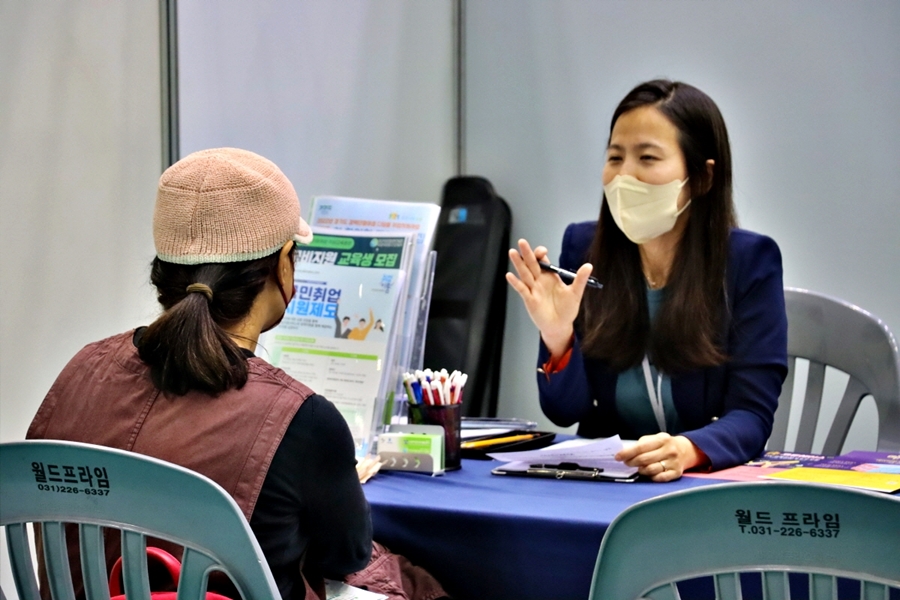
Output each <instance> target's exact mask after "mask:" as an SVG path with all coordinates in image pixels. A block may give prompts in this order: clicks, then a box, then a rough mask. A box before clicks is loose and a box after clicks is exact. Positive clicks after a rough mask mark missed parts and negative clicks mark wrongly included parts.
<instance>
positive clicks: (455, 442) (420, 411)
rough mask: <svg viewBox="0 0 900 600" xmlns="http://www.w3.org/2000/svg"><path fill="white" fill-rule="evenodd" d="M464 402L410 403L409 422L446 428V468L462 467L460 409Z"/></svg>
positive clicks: (453, 469) (452, 469)
mask: <svg viewBox="0 0 900 600" xmlns="http://www.w3.org/2000/svg"><path fill="white" fill-rule="evenodd" d="M461 408H462V404H445V405H434V406H432V405H430V404H410V405H409V415H408V418H409V422H410V423H411V424H413V425H440V426H441V427H443V428H444V470H446V471H455V470H456V469H458V468H460V466H461V463H460V450H459V442H460V416H461V413H460V410H461Z"/></svg>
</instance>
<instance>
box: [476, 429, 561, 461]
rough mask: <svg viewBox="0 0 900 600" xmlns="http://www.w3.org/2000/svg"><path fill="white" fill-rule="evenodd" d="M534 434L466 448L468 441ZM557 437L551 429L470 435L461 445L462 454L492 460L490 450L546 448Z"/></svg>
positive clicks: (509, 450) (512, 450)
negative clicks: (521, 438)
mask: <svg viewBox="0 0 900 600" xmlns="http://www.w3.org/2000/svg"><path fill="white" fill-rule="evenodd" d="M529 434H531V435H534V436H535V437H533V438H531V439H530V440H518V441H515V442H501V443H497V444H491V445H489V446H482V447H480V448H466V447H465V443H466V442H480V441H486V440H494V439H497V440H499V439H502V438H507V437H512V436H515V435H529ZM554 439H556V434H555V433H552V432H550V431H534V430H533V429H517V430H513V431H507V432H505V433H496V434H493V435H486V436H480V437H470V438H466V439H464V440H463V441H462V444H463V446H462V447H461V450H460V452H461V454H462V457H463V458H474V459H477V460H491V458H490V457H489V456H488V455H487V454H488V453H489V452H490V453H494V452H518V451H520V450H539V449H541V448H546V447H547V446H549V445H550V444H552V443H553V440H554Z"/></svg>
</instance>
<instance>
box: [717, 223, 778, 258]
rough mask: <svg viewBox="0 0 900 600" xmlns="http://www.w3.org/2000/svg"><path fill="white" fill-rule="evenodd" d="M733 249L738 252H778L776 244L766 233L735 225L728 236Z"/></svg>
mask: <svg viewBox="0 0 900 600" xmlns="http://www.w3.org/2000/svg"><path fill="white" fill-rule="evenodd" d="M728 242H729V244H730V246H731V249H732V250H733V251H738V252H771V251H772V250H774V251H776V252H778V244H777V243H776V242H775V240H773V239H772V238H770V237H769V236H767V235H763V234H761V233H756V232H755V231H749V230H747V229H740V228H737V227H735V228H734V229H732V230H731V232H730V234H729V236H728Z"/></svg>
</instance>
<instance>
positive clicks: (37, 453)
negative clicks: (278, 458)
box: [0, 441, 281, 600]
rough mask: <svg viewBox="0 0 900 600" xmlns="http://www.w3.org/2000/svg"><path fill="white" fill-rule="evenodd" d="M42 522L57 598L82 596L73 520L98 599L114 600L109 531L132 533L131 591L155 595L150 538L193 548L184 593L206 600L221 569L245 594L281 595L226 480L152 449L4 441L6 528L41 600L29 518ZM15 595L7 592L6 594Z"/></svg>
mask: <svg viewBox="0 0 900 600" xmlns="http://www.w3.org/2000/svg"><path fill="white" fill-rule="evenodd" d="M27 523H34V524H35V527H38V526H39V527H40V528H41V530H42V532H43V539H44V559H45V564H46V566H47V571H48V582H49V586H50V589H51V593H52V596H53V599H54V600H74V597H75V596H74V593H73V585H72V576H71V572H70V570H69V561H68V555H67V552H66V540H65V527H64V524H66V523H76V524H78V531H79V534H80V544H81V546H80V548H81V568H82V575H83V579H84V585H85V596H86V598H88V600H109V585H108V580H107V567H106V560H105V557H104V547H103V534H102V529H103V528H106V527H112V528H116V529H119V530H121V531H122V563H123V568H122V571H123V578H124V590H125V594H126V595H127V597H128V600H149V598H150V585H149V577H148V569H147V555H146V537H147V536H152V537H156V538H160V539H164V540H168V541H170V542H174V543H176V544H179V545H181V546H184V547H185V550H184V556H183V557H182V566H181V577H180V579H179V582H178V596H177V600H200V599H202V598H204V597H205V592H206V586H207V580H208V576H209V573H210V572H211V571H214V570H219V571H222V572H224V573H225V574H227V575H228V576H229V577H230V578H231V580H232V582H234V584H235V586H236V587H237V589H238V591H239V592H240V594H241V596H242V597H243V598H244V599H245V600H276V599H278V600H280V598H281V595H280V593H279V591H278V587H277V586H276V584H275V580H274V579H273V577H272V573H271V572H270V570H269V566H268V564H267V563H266V560H265V558H264V556H263V553H262V550H261V549H260V547H259V544H258V543H257V541H256V537H255V536H254V535H253V532H252V531H251V530H250V526H249V525H248V523H247V520H246V519H245V518H244V515H243V514H242V513H241V510H240V508H238V506H237V504H236V503H235V502H234V500H233V499H232V498H231V496H229V495H228V493H227V492H225V490H223V489H222V488H221V487H220V486H219V485H218V484H216V483H215V482H214V481H212V480H211V479H208V478H207V477H204V476H202V475H200V474H198V473H195V472H193V471H190V470H188V469H185V468H183V467H180V466H178V465H174V464H171V463H167V462H165V461H162V460H157V459H155V458H151V457H148V456H143V455H140V454H135V453H132V452H125V451H122V450H115V449H112V448H106V447H102V446H94V445H90V444H80V443H75V442H61V441H26V442H14V443H7V444H0V526H3V527H4V528H5V529H6V536H7V545H8V548H9V557H10V563H11V565H10V566H11V569H12V572H13V579H14V581H15V586H16V590H17V591H18V595H19V598H20V600H39V599H40V594H39V592H38V584H37V580H36V577H35V572H34V567H33V563H32V559H31V553H30V548H29V542H28V533H27V528H26V524H27ZM4 596H5V594H4Z"/></svg>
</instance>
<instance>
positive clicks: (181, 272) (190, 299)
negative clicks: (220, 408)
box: [138, 252, 280, 396]
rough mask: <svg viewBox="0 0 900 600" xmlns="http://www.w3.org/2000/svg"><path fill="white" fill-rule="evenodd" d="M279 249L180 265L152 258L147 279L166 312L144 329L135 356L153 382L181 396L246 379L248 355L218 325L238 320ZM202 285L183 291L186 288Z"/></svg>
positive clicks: (215, 390) (272, 268) (274, 267)
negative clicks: (245, 258) (231, 259)
mask: <svg viewBox="0 0 900 600" xmlns="http://www.w3.org/2000/svg"><path fill="white" fill-rule="evenodd" d="M279 256H280V252H275V253H274V254H271V255H269V256H266V257H264V258H260V259H257V260H251V261H245V262H235V263H209V264H201V265H179V264H174V263H170V262H165V261H162V260H160V259H159V258H156V259H154V261H153V266H152V270H151V273H150V281H151V282H152V283H153V285H155V286H156V290H157V299H158V300H159V303H160V304H162V306H163V308H164V309H165V312H164V313H163V314H162V315H161V316H160V317H159V318H158V319H157V320H156V321H154V322H153V323H152V324H151V325H150V326H149V327H147V329H146V331H144V334H143V335H142V336H141V338H140V341H139V342H138V354H139V355H140V357H141V360H143V361H144V362H145V363H146V364H147V365H149V366H150V377H151V378H152V380H153V383H154V384H155V385H156V387H158V388H159V389H161V390H162V391H163V392H167V393H172V394H176V395H179V396H182V395H184V394H186V393H188V392H189V391H192V390H198V391H202V392H206V393H209V394H213V395H216V394H219V393H221V392H224V391H225V390H229V389H232V388H241V387H243V386H244V384H245V383H247V359H246V358H245V357H244V354H243V352H242V351H241V348H240V347H238V345H237V344H235V342H234V340H233V339H232V338H231V336H229V335H228V334H227V333H226V332H225V331H224V330H223V327H229V326H233V325H235V324H237V323H239V322H240V321H241V320H242V319H243V318H244V317H246V316H247V315H248V314H249V313H250V308H251V307H252V306H253V301H254V300H255V299H256V297H257V296H258V295H259V294H260V292H262V290H263V287H264V286H265V284H266V281H268V280H269V279H270V278H273V277H275V273H277V268H278V260H279ZM192 284H202V286H207V287H208V288H209V289H210V290H212V294H211V298H208V297H207V294H206V293H205V288H203V287H202V286H195V287H194V288H192V289H200V290H201V291H199V292H190V293H189V292H188V291H187V288H188V286H191V285H192Z"/></svg>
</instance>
